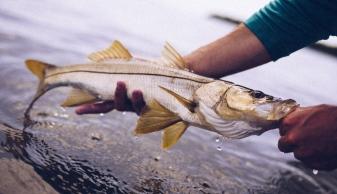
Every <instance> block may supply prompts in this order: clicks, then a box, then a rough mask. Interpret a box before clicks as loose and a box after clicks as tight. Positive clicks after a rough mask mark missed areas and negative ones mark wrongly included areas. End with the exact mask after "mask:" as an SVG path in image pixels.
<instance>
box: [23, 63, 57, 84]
mask: <svg viewBox="0 0 337 194" xmlns="http://www.w3.org/2000/svg"><path fill="white" fill-rule="evenodd" d="M25 63H26V66H27V68H28V69H29V70H30V71H31V72H32V73H33V74H34V75H35V76H36V77H38V78H39V80H40V83H41V82H43V81H44V79H45V76H46V71H47V70H48V69H51V68H55V67H56V66H55V65H51V64H48V63H45V62H42V61H38V60H34V59H28V60H26V61H25Z"/></svg>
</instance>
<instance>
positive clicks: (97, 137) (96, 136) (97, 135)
mask: <svg viewBox="0 0 337 194" xmlns="http://www.w3.org/2000/svg"><path fill="white" fill-rule="evenodd" d="M91 139H92V140H96V141H100V140H102V139H103V136H102V134H100V133H91Z"/></svg>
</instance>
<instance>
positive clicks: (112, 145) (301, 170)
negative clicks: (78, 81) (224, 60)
mask: <svg viewBox="0 0 337 194" xmlns="http://www.w3.org/2000/svg"><path fill="white" fill-rule="evenodd" d="M200 2H201V1H200ZM224 5H226V6H230V5H231V1H227V4H226V3H224ZM195 6H196V5H195V4H193V6H192V8H193V7H195ZM209 14H211V13H209ZM233 27H234V26H232V25H231V24H226V23H222V22H219V21H216V20H214V19H211V18H210V17H209V15H208V13H205V12H197V11H193V10H192V11H191V10H190V9H189V6H188V5H187V3H180V4H176V5H173V4H172V3H168V1H163V2H158V1H135V0H126V1H108V0H98V1H92V2H85V1H80V0H69V1H63V2H59V1H52V0H45V1H39V0H37V1H24V0H12V1H10V0H7V1H1V2H0V68H1V71H0V79H1V86H0V107H1V108H0V143H1V146H0V163H1V164H3V161H5V160H7V159H12V160H13V161H24V162H25V163H27V164H28V165H30V166H32V167H33V169H34V171H35V172H36V173H37V174H38V175H39V176H40V177H41V178H42V179H43V181H45V182H47V183H48V184H50V185H51V186H52V187H53V188H54V189H55V190H56V191H58V192H61V193H167V192H168V193H303V194H304V193H337V174H336V172H319V173H318V174H317V175H314V174H313V173H312V169H307V168H305V167H304V166H303V165H302V164H301V163H299V162H297V161H295V160H294V159H293V157H292V155H291V154H283V153H281V152H279V151H278V150H277V146H276V144H277V138H278V132H277V131H276V130H275V131H271V132H268V133H266V134H263V135H262V136H259V137H250V138H246V139H244V140H239V141H224V140H222V139H221V138H220V140H219V141H217V139H218V136H216V135H215V134H212V133H209V132H205V131H203V130H200V129H197V128H189V130H188V132H187V133H186V134H185V135H184V137H183V138H182V139H181V141H180V142H179V143H178V144H177V145H176V146H175V147H174V148H173V149H171V150H169V151H163V150H161V149H160V134H158V133H157V134H150V135H147V136H142V137H139V138H136V137H134V136H132V129H133V127H134V126H135V121H136V119H137V117H136V116H135V115H134V114H132V113H120V112H111V113H109V114H105V115H90V116H77V115H75V114H74V113H73V110H71V109H67V110H64V109H61V108H59V106H58V104H59V103H60V102H61V101H62V100H63V99H64V98H65V92H66V91H65V90H55V91H53V92H50V93H49V94H48V95H46V96H45V97H43V98H42V99H41V100H40V101H39V102H38V104H37V106H36V108H35V109H34V111H33V114H34V115H35V116H34V118H36V119H38V120H40V121H43V124H41V125H40V126H36V127H34V128H31V129H28V131H27V133H23V132H22V117H23V111H24V109H25V108H26V106H27V104H28V103H29V101H30V100H31V98H32V96H33V95H34V92H35V88H36V85H37V80H36V78H35V77H34V76H32V75H31V74H30V73H29V72H28V71H27V70H26V69H25V66H24V63H23V61H24V60H25V59H27V58H37V59H40V60H44V61H48V62H50V63H54V64H70V63H79V62H85V61H86V55H87V54H89V53H91V52H93V51H96V50H98V49H101V48H105V47H107V46H108V45H109V44H110V43H111V42H112V40H114V39H119V40H120V41H122V42H123V43H124V44H125V45H127V47H129V49H130V51H131V52H132V53H134V54H135V55H138V56H149V57H158V56H159V53H160V50H161V46H162V44H163V42H164V41H165V40H169V41H170V42H171V43H172V44H173V45H175V47H176V48H177V49H178V50H180V51H181V52H182V53H183V54H186V53H188V52H190V51H192V50H193V49H195V48H197V47H198V46H201V45H202V44H205V43H207V42H209V41H211V40H214V39H215V38H218V37H220V36H222V35H224V34H226V33H228V32H230V31H231V30H232V29H233ZM336 62H337V59H336V58H334V57H331V56H328V55H324V54H322V53H318V52H315V51H313V50H308V49H303V50H301V51H299V52H297V53H295V54H293V55H292V56H291V57H288V58H286V59H281V60H279V61H278V62H276V63H272V64H268V65H265V66H263V67H259V68H256V69H253V70H249V71H246V72H243V73H239V74H236V75H233V76H229V77H226V78H224V79H227V80H230V81H234V82H236V83H239V84H241V85H245V86H247V87H251V88H255V89H260V90H262V91H265V92H266V93H269V94H272V95H274V96H279V97H287V98H293V99H296V100H297V101H298V102H299V103H301V104H302V105H304V106H309V105H315V104H320V103H330V104H337V98H336V96H337V87H336V75H337V63H336ZM13 165H14V167H15V162H13ZM14 175H15V174H12V176H14ZM41 181H42V180H41ZM15 184H17V185H21V186H22V185H23V184H24V183H21V182H15V181H14V183H13V185H15ZM25 184H28V185H29V184H30V183H29V182H28V183H25ZM0 185H1V184H0ZM0 188H1V187H0ZM27 188H28V186H27ZM13 190H15V188H13ZM2 192H3V191H1V190H0V193H2ZM27 193H29V191H28V192H27Z"/></svg>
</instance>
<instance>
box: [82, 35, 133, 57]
mask: <svg viewBox="0 0 337 194" xmlns="http://www.w3.org/2000/svg"><path fill="white" fill-rule="evenodd" d="M88 58H89V59H90V60H92V61H94V62H101V61H105V60H109V59H126V60H130V59H131V58H132V55H131V54H130V52H129V51H128V49H126V48H125V47H124V46H123V45H122V43H120V42H119V41H118V40H115V41H114V42H113V43H112V45H111V46H110V47H109V48H107V49H104V50H102V51H98V52H94V53H92V54H90V55H89V56H88Z"/></svg>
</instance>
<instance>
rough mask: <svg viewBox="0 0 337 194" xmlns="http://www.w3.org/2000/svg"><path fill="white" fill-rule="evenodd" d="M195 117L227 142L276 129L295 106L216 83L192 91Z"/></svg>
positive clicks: (241, 87)
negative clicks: (199, 117) (228, 139)
mask: <svg viewBox="0 0 337 194" xmlns="http://www.w3.org/2000/svg"><path fill="white" fill-rule="evenodd" d="M194 100H195V101H197V102H198V108H197V111H196V112H197V113H198V114H199V115H201V118H202V120H203V121H204V122H205V125H208V126H211V127H210V128H208V129H209V130H211V131H215V132H217V133H219V134H222V135H223V136H225V137H228V138H243V137H247V136H250V135H254V134H256V135H259V134H261V133H263V132H264V131H266V130H268V129H272V128H276V127H277V124H278V123H279V121H280V119H282V118H283V117H285V116H286V115H287V114H289V113H290V112H292V111H293V110H295V108H296V107H298V104H297V103H296V102H295V101H294V100H291V99H287V100H282V99H280V98H275V97H272V96H270V95H267V94H264V93H263V92H261V91H257V90H252V89H249V88H246V87H243V86H239V85H235V84H233V83H231V82H225V81H221V80H217V81H214V82H211V83H208V84H205V85H203V86H202V87H200V88H199V89H197V90H196V92H195V95H194Z"/></svg>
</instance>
